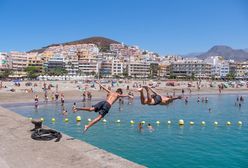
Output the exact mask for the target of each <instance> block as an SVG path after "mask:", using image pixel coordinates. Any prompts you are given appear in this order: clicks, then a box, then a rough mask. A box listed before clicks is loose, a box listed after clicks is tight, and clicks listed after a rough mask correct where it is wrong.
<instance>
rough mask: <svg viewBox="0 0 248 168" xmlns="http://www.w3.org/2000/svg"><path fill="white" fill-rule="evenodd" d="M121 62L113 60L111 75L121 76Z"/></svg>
mask: <svg viewBox="0 0 248 168" xmlns="http://www.w3.org/2000/svg"><path fill="white" fill-rule="evenodd" d="M123 67H124V65H123V62H121V61H120V60H113V61H112V75H118V76H122V75H123Z"/></svg>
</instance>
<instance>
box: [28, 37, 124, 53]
mask: <svg viewBox="0 0 248 168" xmlns="http://www.w3.org/2000/svg"><path fill="white" fill-rule="evenodd" d="M76 44H95V45H97V46H98V47H99V48H100V49H106V48H109V46H110V44H120V42H118V41H115V40H112V39H109V38H106V37H101V36H93V37H89V38H85V39H80V40H74V41H70V42H64V43H56V44H50V45H48V46H45V47H42V48H40V49H33V50H30V51H28V52H38V53H42V52H44V51H45V50H46V49H47V48H49V47H52V46H59V45H76Z"/></svg>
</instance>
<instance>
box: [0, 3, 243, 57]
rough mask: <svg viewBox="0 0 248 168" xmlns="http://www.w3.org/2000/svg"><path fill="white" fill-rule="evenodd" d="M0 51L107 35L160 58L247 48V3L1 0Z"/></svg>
mask: <svg viewBox="0 0 248 168" xmlns="http://www.w3.org/2000/svg"><path fill="white" fill-rule="evenodd" d="M0 27H1V28H0V51H10V50H17V51H27V50H31V49H34V48H40V47H43V46H46V45H49V44H52V43H60V42H67V41H72V40H78V39H83V38H87V37H91V36H104V37H108V38H112V39H114V40H117V41H120V42H124V43H126V44H130V45H139V46H140V47H141V48H144V49H148V50H150V51H154V52H158V53H160V54H162V55H163V54H172V53H180V54H187V53H190V52H201V51H206V50H208V49H209V48H210V47H212V46H213V45H228V46H231V47H233V48H248V1H246V0H36V1H35V0H0Z"/></svg>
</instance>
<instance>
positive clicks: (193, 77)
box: [190, 72, 195, 80]
mask: <svg viewBox="0 0 248 168" xmlns="http://www.w3.org/2000/svg"><path fill="white" fill-rule="evenodd" d="M190 78H191V79H192V80H195V73H194V72H192V74H191V76H190Z"/></svg>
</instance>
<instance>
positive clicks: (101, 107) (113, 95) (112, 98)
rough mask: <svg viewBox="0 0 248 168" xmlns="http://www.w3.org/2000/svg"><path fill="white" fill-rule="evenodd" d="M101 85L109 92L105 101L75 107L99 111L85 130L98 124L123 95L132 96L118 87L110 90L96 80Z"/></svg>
mask: <svg viewBox="0 0 248 168" xmlns="http://www.w3.org/2000/svg"><path fill="white" fill-rule="evenodd" d="M96 83H98V84H99V85H100V88H103V90H105V91H106V92H107V93H108V94H107V98H106V100H105V101H101V102H99V103H97V104H95V105H93V106H92V107H82V108H75V111H77V110H84V111H89V112H92V111H95V112H98V113H99V115H98V117H96V118H95V119H94V120H92V121H91V122H90V123H89V124H88V125H85V127H84V132H86V131H87V130H88V129H89V128H90V127H91V126H92V125H94V124H96V123H97V122H98V121H100V120H101V119H102V118H103V117H104V116H105V115H106V114H107V113H108V112H109V110H110V108H111V106H112V105H113V104H114V103H115V102H116V100H118V99H119V98H121V97H131V96H130V95H123V94H122V93H123V92H122V89H121V88H118V89H117V90H116V91H115V92H112V91H110V90H109V89H107V88H105V87H104V86H102V85H101V84H100V83H99V82H96Z"/></svg>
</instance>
